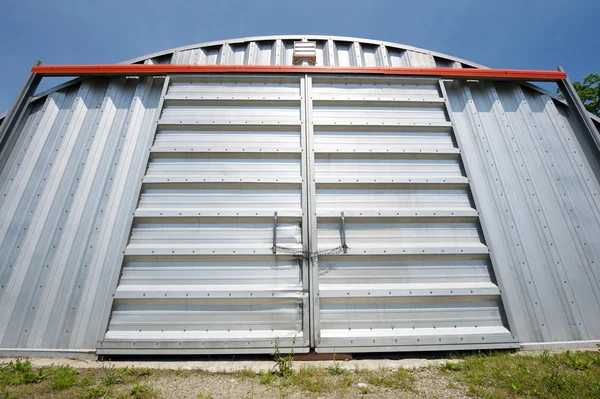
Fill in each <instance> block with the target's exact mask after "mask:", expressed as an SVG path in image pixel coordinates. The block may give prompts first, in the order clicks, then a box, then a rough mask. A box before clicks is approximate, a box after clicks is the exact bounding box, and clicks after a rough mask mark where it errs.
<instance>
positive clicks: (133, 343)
mask: <svg viewBox="0 0 600 399" xmlns="http://www.w3.org/2000/svg"><path fill="white" fill-rule="evenodd" d="M303 90H304V79H303V78H302V77H299V76H298V77H276V76H269V77H260V76H252V77H243V76H226V77H225V76H194V77H182V76H172V77H171V78H170V82H169V86H168V90H167V92H166V94H165V96H164V105H163V109H162V112H161V116H160V120H158V122H157V131H156V137H155V140H154V144H153V146H152V148H151V150H150V151H151V157H150V161H149V163H148V168H147V171H146V174H145V176H144V178H143V186H142V191H141V194H140V199H139V204H138V207H137V210H136V212H135V218H134V222H133V226H132V230H131V237H130V240H129V244H128V246H127V249H126V252H125V258H124V262H123V268H122V275H121V277H120V281H119V284H118V287H117V288H116V291H115V295H114V302H113V308H112V314H111V318H110V322H109V324H108V331H107V332H106V336H105V337H104V339H103V340H102V341H101V342H100V343H99V352H100V353H161V352H162V353H242V352H261V353H268V352H272V350H273V347H274V346H275V343H276V341H278V345H279V347H280V348H281V350H282V351H286V350H289V348H291V347H292V345H293V346H294V347H295V351H296V352H303V351H307V350H308V347H309V339H308V336H309V334H308V329H309V322H308V317H309V311H308V308H309V306H308V304H309V302H308V299H309V298H308V289H309V286H308V275H307V273H305V270H306V269H307V260H306V258H305V257H303V256H298V255H296V254H303V253H304V252H305V251H306V248H305V243H306V242H307V239H306V237H307V228H306V227H307V223H306V222H305V220H306V212H305V208H306V200H307V199H306V197H305V196H304V195H303V191H306V189H305V186H306V182H305V179H304V176H305V174H306V171H305V168H306V162H305V159H304V155H303V152H302V149H303V148H304V147H305V143H304V137H305V134H303V132H304V125H305V121H304V118H305V112H304V106H303V102H302V98H303ZM275 212H277V229H276V234H273V226H274V213H275ZM274 236H276V240H277V245H278V246H280V247H282V249H281V250H278V251H277V253H276V254H274V253H273V237H274ZM284 249H285V252H284Z"/></svg>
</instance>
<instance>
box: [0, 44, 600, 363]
mask: <svg viewBox="0 0 600 399" xmlns="http://www.w3.org/2000/svg"><path fill="white" fill-rule="evenodd" d="M302 38H307V39H309V40H315V41H317V64H318V65H342V66H344V65H348V66H351V65H356V66H452V67H462V66H474V67H481V66H479V65H476V64H470V63H468V62H465V61H463V60H459V59H455V58H452V57H448V56H443V55H440V54H436V53H431V52H427V51H425V50H420V49H414V48H411V47H408V46H401V45H395V44H392V43H381V42H375V41H368V40H362V39H349V38H329V37H316V36H313V37H310V36H306V37H303V36H298V37H296V36H293V37H292V36H290V37H270V38H269V37H266V38H251V39H241V40H232V41H223V42H215V43H208V44H202V45H195V46H188V47H187V48H182V49H176V50H173V51H170V52H164V53H161V54H155V55H151V56H146V57H143V58H140V59H136V60H132V61H131V62H146V63H155V62H164V63H170V62H173V63H206V64H211V63H212V64H249V65H252V64H256V65H258V64H263V65H264V64H271V65H289V64H291V59H292V57H291V53H289V52H290V50H289V48H291V47H289V45H290V44H291V45H292V47H293V41H294V40H299V39H302ZM288 53H289V54H288ZM171 79H172V80H171V81H170V82H169V83H168V84H167V85H164V81H165V80H164V79H158V78H155V79H152V78H147V79H146V78H145V79H125V78H113V79H86V80H84V81H83V82H75V83H70V84H66V85H65V86H63V87H61V88H60V89H58V90H55V91H53V92H50V93H49V94H47V95H46V96H45V97H44V96H42V97H41V98H39V99H38V100H35V101H33V102H32V103H31V105H30V110H29V113H28V115H27V117H26V118H25V119H24V120H23V122H22V126H19V128H18V129H17V131H15V133H16V134H17V138H16V139H15V140H14V142H13V144H14V145H13V146H12V148H10V149H9V151H6V152H4V153H3V154H2V157H5V160H6V163H5V165H6V166H5V167H4V168H3V169H2V170H1V171H0V194H1V195H0V348H42V349H48V348H56V349H59V348H61V349H93V348H95V347H96V345H97V341H101V342H102V344H101V345H102V347H100V351H107V352H110V351H113V352H119V353H126V352H134V350H133V348H134V347H135V352H136V353H155V352H162V353H166V352H173V353H174V352H179V353H181V352H182V351H195V352H203V353H217V352H220V353H239V352H242V351H244V352H265V351H266V352H268V351H269V350H270V349H269V348H272V346H273V342H274V340H275V338H277V337H280V338H282V340H283V342H282V343H283V347H284V348H285V347H289V346H290V345H291V342H292V340H293V337H294V336H295V337H296V344H295V346H296V347H297V351H303V350H307V348H308V346H309V344H311V345H313V346H315V347H317V348H318V350H321V351H338V352H340V351H342V350H348V351H359V350H369V351H371V350H373V347H376V348H377V350H381V351H385V350H399V349H403V350H417V349H423V350H425V349H453V348H455V349H458V348H463V349H465V348H471V349H478V348H486V347H487V348H489V347H506V346H514V345H515V340H516V339H517V338H513V337H518V340H519V341H520V342H550V341H576V340H593V339H599V338H600V333H599V331H600V328H599V327H600V325H599V324H600V321H599V320H598V317H597V315H598V314H599V311H600V300H599V298H600V286H599V284H598V283H599V282H600V272H598V269H597V262H598V253H597V252H598V251H599V248H600V242H599V241H598V240H600V238H599V237H600V231H599V230H600V224H599V223H598V222H599V221H600V203H599V201H600V200H599V198H598V193H599V192H600V190H599V189H600V186H599V184H598V179H599V177H600V163H599V161H600V160H598V159H597V157H596V155H595V152H593V151H591V149H590V147H589V143H590V142H589V138H588V137H587V136H586V135H585V133H584V132H583V131H581V130H579V127H578V125H577V123H576V122H575V120H574V119H573V118H572V115H570V112H569V111H568V109H567V108H566V107H565V106H564V104H562V103H560V102H557V101H556V100H554V99H552V98H550V97H549V96H547V95H545V94H542V93H540V92H538V91H534V90H530V89H528V88H526V87H525V86H523V85H518V84H509V83H490V82H488V83H484V82H469V83H467V82H446V83H445V84H444V86H443V87H440V86H439V83H438V81H436V80H431V79H429V80H428V79H406V78H401V77H397V78H369V77H360V78H356V77H349V76H328V77H322V76H315V77H311V76H296V77H290V76H287V77H285V76H268V77H265V76H248V75H246V76H243V77H242V76H229V77H222V76H202V77H199V76H194V77H176V78H175V77H173V78H171ZM167 80H169V79H167ZM161 90H163V92H162V93H161ZM447 107H449V108H448V110H447V109H446V108H447ZM157 108H160V112H157ZM140 189H141V191H140ZM274 211H277V212H278V216H279V221H278V231H277V244H278V245H281V246H285V247H288V248H291V249H293V250H301V251H303V252H305V253H308V252H316V251H321V250H326V249H329V248H335V247H337V246H339V245H340V243H341V242H340V240H341V232H340V226H341V224H340V213H341V212H344V214H345V218H346V220H345V235H346V238H347V242H348V245H349V248H348V254H346V255H341V254H332V255H327V256H319V257H318V258H315V257H313V258H312V261H313V262H310V259H307V258H300V257H297V256H291V255H289V254H284V253H280V254H277V255H273V254H272V226H273V212H274ZM309 216H310V217H309ZM119 274H120V275H119ZM113 294H114V299H113ZM109 315H110V321H109ZM250 330H252V331H250ZM248 338H250V339H251V340H250V341H248ZM373 341H375V342H373ZM249 342H250V343H249Z"/></svg>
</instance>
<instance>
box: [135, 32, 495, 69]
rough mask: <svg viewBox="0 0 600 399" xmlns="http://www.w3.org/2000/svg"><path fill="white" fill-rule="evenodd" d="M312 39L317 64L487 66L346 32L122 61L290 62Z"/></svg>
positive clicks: (196, 47) (213, 45) (261, 39)
mask: <svg viewBox="0 0 600 399" xmlns="http://www.w3.org/2000/svg"><path fill="white" fill-rule="evenodd" d="M302 40H307V41H314V42H316V44H317V65H323V66H380V67H385V66H390V67H393V66H398V67H410V66H414V67H454V68H462V67H466V68H486V67H485V66H483V65H480V64H477V63H474V62H471V61H467V60H463V59H461V58H457V57H452V56H449V55H446V54H442V53H438V52H435V51H430V50H425V49H421V48H417V47H413V46H407V45H404V44H398V43H391V42H386V41H380V40H370V39H362V38H355V37H345V36H325V35H283V36H257V37H245V38H237V39H229V40H219V41H213V42H206V43H198V44H192V45H188V46H183V47H178V48H174V49H170V50H165V51H160V52H157V53H153V54H148V55H145V56H141V57H137V58H134V59H131V60H128V61H125V62H123V64H134V63H165V64H166V63H172V64H223V65H292V52H293V43H294V42H295V41H302Z"/></svg>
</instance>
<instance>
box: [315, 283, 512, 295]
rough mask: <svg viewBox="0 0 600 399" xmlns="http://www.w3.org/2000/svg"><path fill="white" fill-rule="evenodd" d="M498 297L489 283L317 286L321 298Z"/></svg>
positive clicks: (496, 290) (496, 291) (497, 291)
mask: <svg viewBox="0 0 600 399" xmlns="http://www.w3.org/2000/svg"><path fill="white" fill-rule="evenodd" d="M471 295H472V296H489V295H500V291H499V289H498V287H497V286H496V285H495V284H493V283H491V282H479V283H477V282H468V283H458V282H453V283H427V284H418V283H412V284H319V297H321V298H357V297H408V296H410V297H419V296H426V297H433V296H436V297H447V296H448V297H452V296H471Z"/></svg>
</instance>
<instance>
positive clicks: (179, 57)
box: [0, 35, 600, 124]
mask: <svg viewBox="0 0 600 399" xmlns="http://www.w3.org/2000/svg"><path fill="white" fill-rule="evenodd" d="M302 40H307V41H315V42H316V44H317V65H321V66H359V67H360V66H368V67H373V66H377V67H446V68H447V67H451V68H488V67H486V66H484V65H481V64H478V63H475V62H472V61H467V60H464V59H462V58H458V57H453V56H450V55H447V54H443V53H438V52H435V51H430V50H426V49H422V48H418V47H413V46H409V45H405V44H399V43H392V42H387V41H381V40H371V39H363V38H356V37H346V36H328V35H275V36H254V37H242V38H236V39H228V40H218V41H212V42H204V43H197V44H191V45H187V46H182V47H177V48H172V49H169V50H164V51H159V52H156V53H151V54H147V55H143V56H141V57H136V58H133V59H130V60H127V61H123V62H121V64H136V63H147V64H199V65H202V64H205V65H211V64H212V65H292V60H293V43H294V42H295V41H302ZM78 81H80V79H79V78H78V79H74V80H72V81H69V82H65V83H63V84H61V85H58V86H56V87H53V88H51V89H48V90H46V91H44V92H42V93H39V94H38V95H36V96H35V99H39V98H42V97H45V96H46V95H48V94H49V93H52V92H54V91H56V90H60V89H62V88H65V87H68V86H70V85H71V84H73V83H76V82H78ZM526 85H527V86H529V87H531V88H533V89H534V90H536V91H539V92H543V93H544V94H546V95H549V96H551V97H552V98H554V99H555V100H558V101H560V102H563V103H564V100H562V99H560V98H558V97H557V96H556V95H555V94H554V93H550V92H547V91H546V90H544V89H542V88H540V87H537V86H534V85H531V84H528V83H526ZM4 114H5V112H3V113H0V121H1V120H2V119H3V117H4ZM590 115H592V116H593V119H594V120H595V122H596V123H597V124H600V118H598V117H596V116H595V115H593V114H590Z"/></svg>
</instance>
